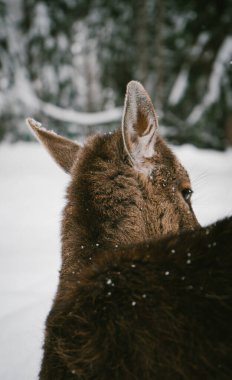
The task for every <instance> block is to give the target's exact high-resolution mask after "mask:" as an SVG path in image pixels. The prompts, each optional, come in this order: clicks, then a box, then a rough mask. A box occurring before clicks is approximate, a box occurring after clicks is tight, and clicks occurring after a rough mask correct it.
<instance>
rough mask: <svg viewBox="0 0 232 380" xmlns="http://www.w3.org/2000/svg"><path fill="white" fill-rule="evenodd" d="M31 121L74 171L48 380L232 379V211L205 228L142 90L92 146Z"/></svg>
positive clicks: (47, 352) (133, 86)
mask: <svg viewBox="0 0 232 380" xmlns="http://www.w3.org/2000/svg"><path fill="white" fill-rule="evenodd" d="M28 124H29V126H30V128H32V130H33V132H34V133H35V134H36V136H37V137H38V138H39V140H40V141H42V142H43V144H45V146H46V148H47V149H48V151H49V152H50V153H51V155H52V156H53V158H55V160H56V161H57V162H58V164H59V165H60V166H62V167H63V169H64V170H66V171H68V172H69V173H70V174H71V182H70V185H69V187H68V190H67V205H66V207H65V209H64V214H63V222H62V268H61V271H60V281H59V287H58V291H57V294H56V297H55V300H54V303H53V307H52V310H51V312H50V314H49V316H48V318H47V322H46V336H45V344H44V359H43V363H42V368H41V372H40V380H54V379H56V380H71V379H78V380H108V379H112V380H113V379H114V380H127V379H128V380H129V379H130V380H131V379H134V380H148V379H149V380H150V379H157V380H163V379H165V380H168V379H175V380H177V379H180V380H187V379H188V380H192V379H203V378H204V379H212V380H213V379H218V380H219V379H220V380H224V379H228V380H229V379H231V378H232V371H231V369H230V365H229V363H230V359H231V354H232V346H231V317H232V309H231V306H232V305H231V290H232V289H231V288H232V283H231V263H232V259H231V252H232V239H231V232H232V219H228V220H224V221H222V222H218V223H217V224H216V225H214V226H211V227H209V228H205V229H203V228H201V227H200V226H199V224H198V222H197V220H196V217H195V215H194V212H193V210H192V207H191V203H190V201H186V200H185V199H184V197H183V190H185V189H190V188H191V184H190V181H189V177H188V174H187V173H186V171H185V169H184V168H183V167H182V165H181V164H180V163H179V161H178V160H177V158H176V157H175V156H174V154H173V153H172V152H171V150H170V148H169V147H168V146H167V145H166V144H165V142H164V141H163V140H162V138H161V137H160V136H159V135H158V133H157V119H156V115H155V111H154V109H153V106H152V104H151V101H150V99H149V97H148V95H147V94H146V92H145V90H144V89H143V87H142V86H141V85H140V84H138V83H136V82H131V83H130V84H129V85H128V89H127V96H126V100H125V110H124V116H123V125H122V131H121V130H118V131H116V132H115V133H114V134H106V135H96V136H94V137H91V138H90V139H89V140H88V141H87V143H86V144H85V146H84V147H79V146H78V145H77V144H74V143H73V142H70V149H69V140H68V139H64V141H63V142H62V137H60V136H58V137H57V136H56V135H53V134H52V133H51V132H49V131H45V130H43V129H41V128H39V126H38V124H37V123H36V122H35V121H33V120H31V119H29V120H28ZM62 145H64V148H63V147H62ZM62 151H63V154H62Z"/></svg>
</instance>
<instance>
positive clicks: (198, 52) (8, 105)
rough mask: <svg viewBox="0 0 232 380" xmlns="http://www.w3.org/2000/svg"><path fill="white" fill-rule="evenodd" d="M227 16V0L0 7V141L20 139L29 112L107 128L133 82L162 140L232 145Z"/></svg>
mask: <svg viewBox="0 0 232 380" xmlns="http://www.w3.org/2000/svg"><path fill="white" fill-rule="evenodd" d="M231 16H232V1H231V0H229V1H228V0H212V1H211V2H207V3H206V2H205V3H204V2H201V1H195V0H165V1H164V0H133V1H128V0H111V1H107V0H42V1H38V0H37V1H36V0H0V139H3V140H7V141H11V142H14V141H17V140H19V139H24V140H29V139H30V138H31V137H30V136H29V133H28V131H27V129H26V127H25V122H24V119H25V117H26V116H29V115H31V116H33V117H35V118H37V119H38V120H40V121H42V122H43V123H44V124H45V126H49V127H50V128H54V129H55V130H56V131H58V132H61V133H65V134H66V135H69V136H77V137H78V136H79V135H83V134H84V135H86V134H89V133H91V132H93V131H95V130H106V129H107V130H109V129H113V128H115V126H116V124H117V125H118V124H119V123H120V117H121V111H122V110H121V107H122V105H123V98H124V93H125V88H126V84H127V82H129V81H130V80H131V79H136V80H139V81H141V82H142V84H143V85H144V86H145V88H146V89H147V90H148V92H149V93H150V95H151V98H152V100H153V101H154V103H155V106H156V109H157V111H158V115H159V119H160V124H161V127H162V133H163V134H164V135H166V137H167V138H168V139H169V141H171V142H173V143H175V144H181V143H186V142H188V143H192V144H195V145H197V146H199V147H207V148H214V149H224V148H225V147H227V146H228V145H232V23H231ZM103 110H108V112H106V113H95V112H99V111H103ZM83 113H84V114H83ZM86 113H87V114H86ZM90 113H93V114H90Z"/></svg>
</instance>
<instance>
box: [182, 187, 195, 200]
mask: <svg viewBox="0 0 232 380" xmlns="http://www.w3.org/2000/svg"><path fill="white" fill-rule="evenodd" d="M181 193H182V196H183V198H184V200H185V201H186V202H190V199H191V196H192V193H193V191H192V190H191V189H184V190H182V192H181Z"/></svg>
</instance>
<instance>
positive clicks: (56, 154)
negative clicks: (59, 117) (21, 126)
mask: <svg viewBox="0 0 232 380" xmlns="http://www.w3.org/2000/svg"><path fill="white" fill-rule="evenodd" d="M26 124H27V126H28V127H29V129H30V130H31V131H32V133H33V134H34V136H35V137H36V138H37V140H39V141H40V142H41V143H42V144H43V145H44V146H45V148H46V149H47V151H48V152H49V153H50V155H51V156H52V157H53V158H54V160H55V161H56V162H57V164H59V165H60V166H61V167H62V169H63V170H64V171H65V172H67V173H70V171H71V168H72V166H73V163H74V161H75V159H76V156H77V154H78V151H79V150H80V146H79V145H78V144H76V143H75V142H73V141H72V140H69V139H67V138H65V137H62V136H59V135H57V134H56V133H55V132H54V131H48V130H47V129H45V128H43V127H42V124H41V123H39V122H38V121H36V120H34V119H32V118H27V119H26Z"/></svg>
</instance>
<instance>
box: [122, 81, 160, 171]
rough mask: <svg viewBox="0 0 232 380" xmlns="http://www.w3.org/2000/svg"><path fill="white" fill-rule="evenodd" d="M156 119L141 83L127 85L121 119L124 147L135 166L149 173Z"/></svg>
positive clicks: (153, 148)
mask: <svg viewBox="0 0 232 380" xmlns="http://www.w3.org/2000/svg"><path fill="white" fill-rule="evenodd" d="M157 128H158V119H157V116H156V113H155V110H154V107H153V105H152V102H151V99H150V97H149V95H148V94H147V92H146V91H145V89H144V88H143V86H142V85H141V83H139V82H137V81H131V82H129V83H128V85H127V92H126V97H125V103H124V114H123V119H122V135H123V139H124V146H125V149H126V151H127V153H128V155H129V157H130V159H131V162H132V164H133V166H134V167H135V168H137V169H138V170H139V171H142V172H144V173H147V174H149V171H150V168H151V164H150V163H149V162H148V160H149V159H151V158H152V157H153V156H154V154H155V142H156V136H157Z"/></svg>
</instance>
